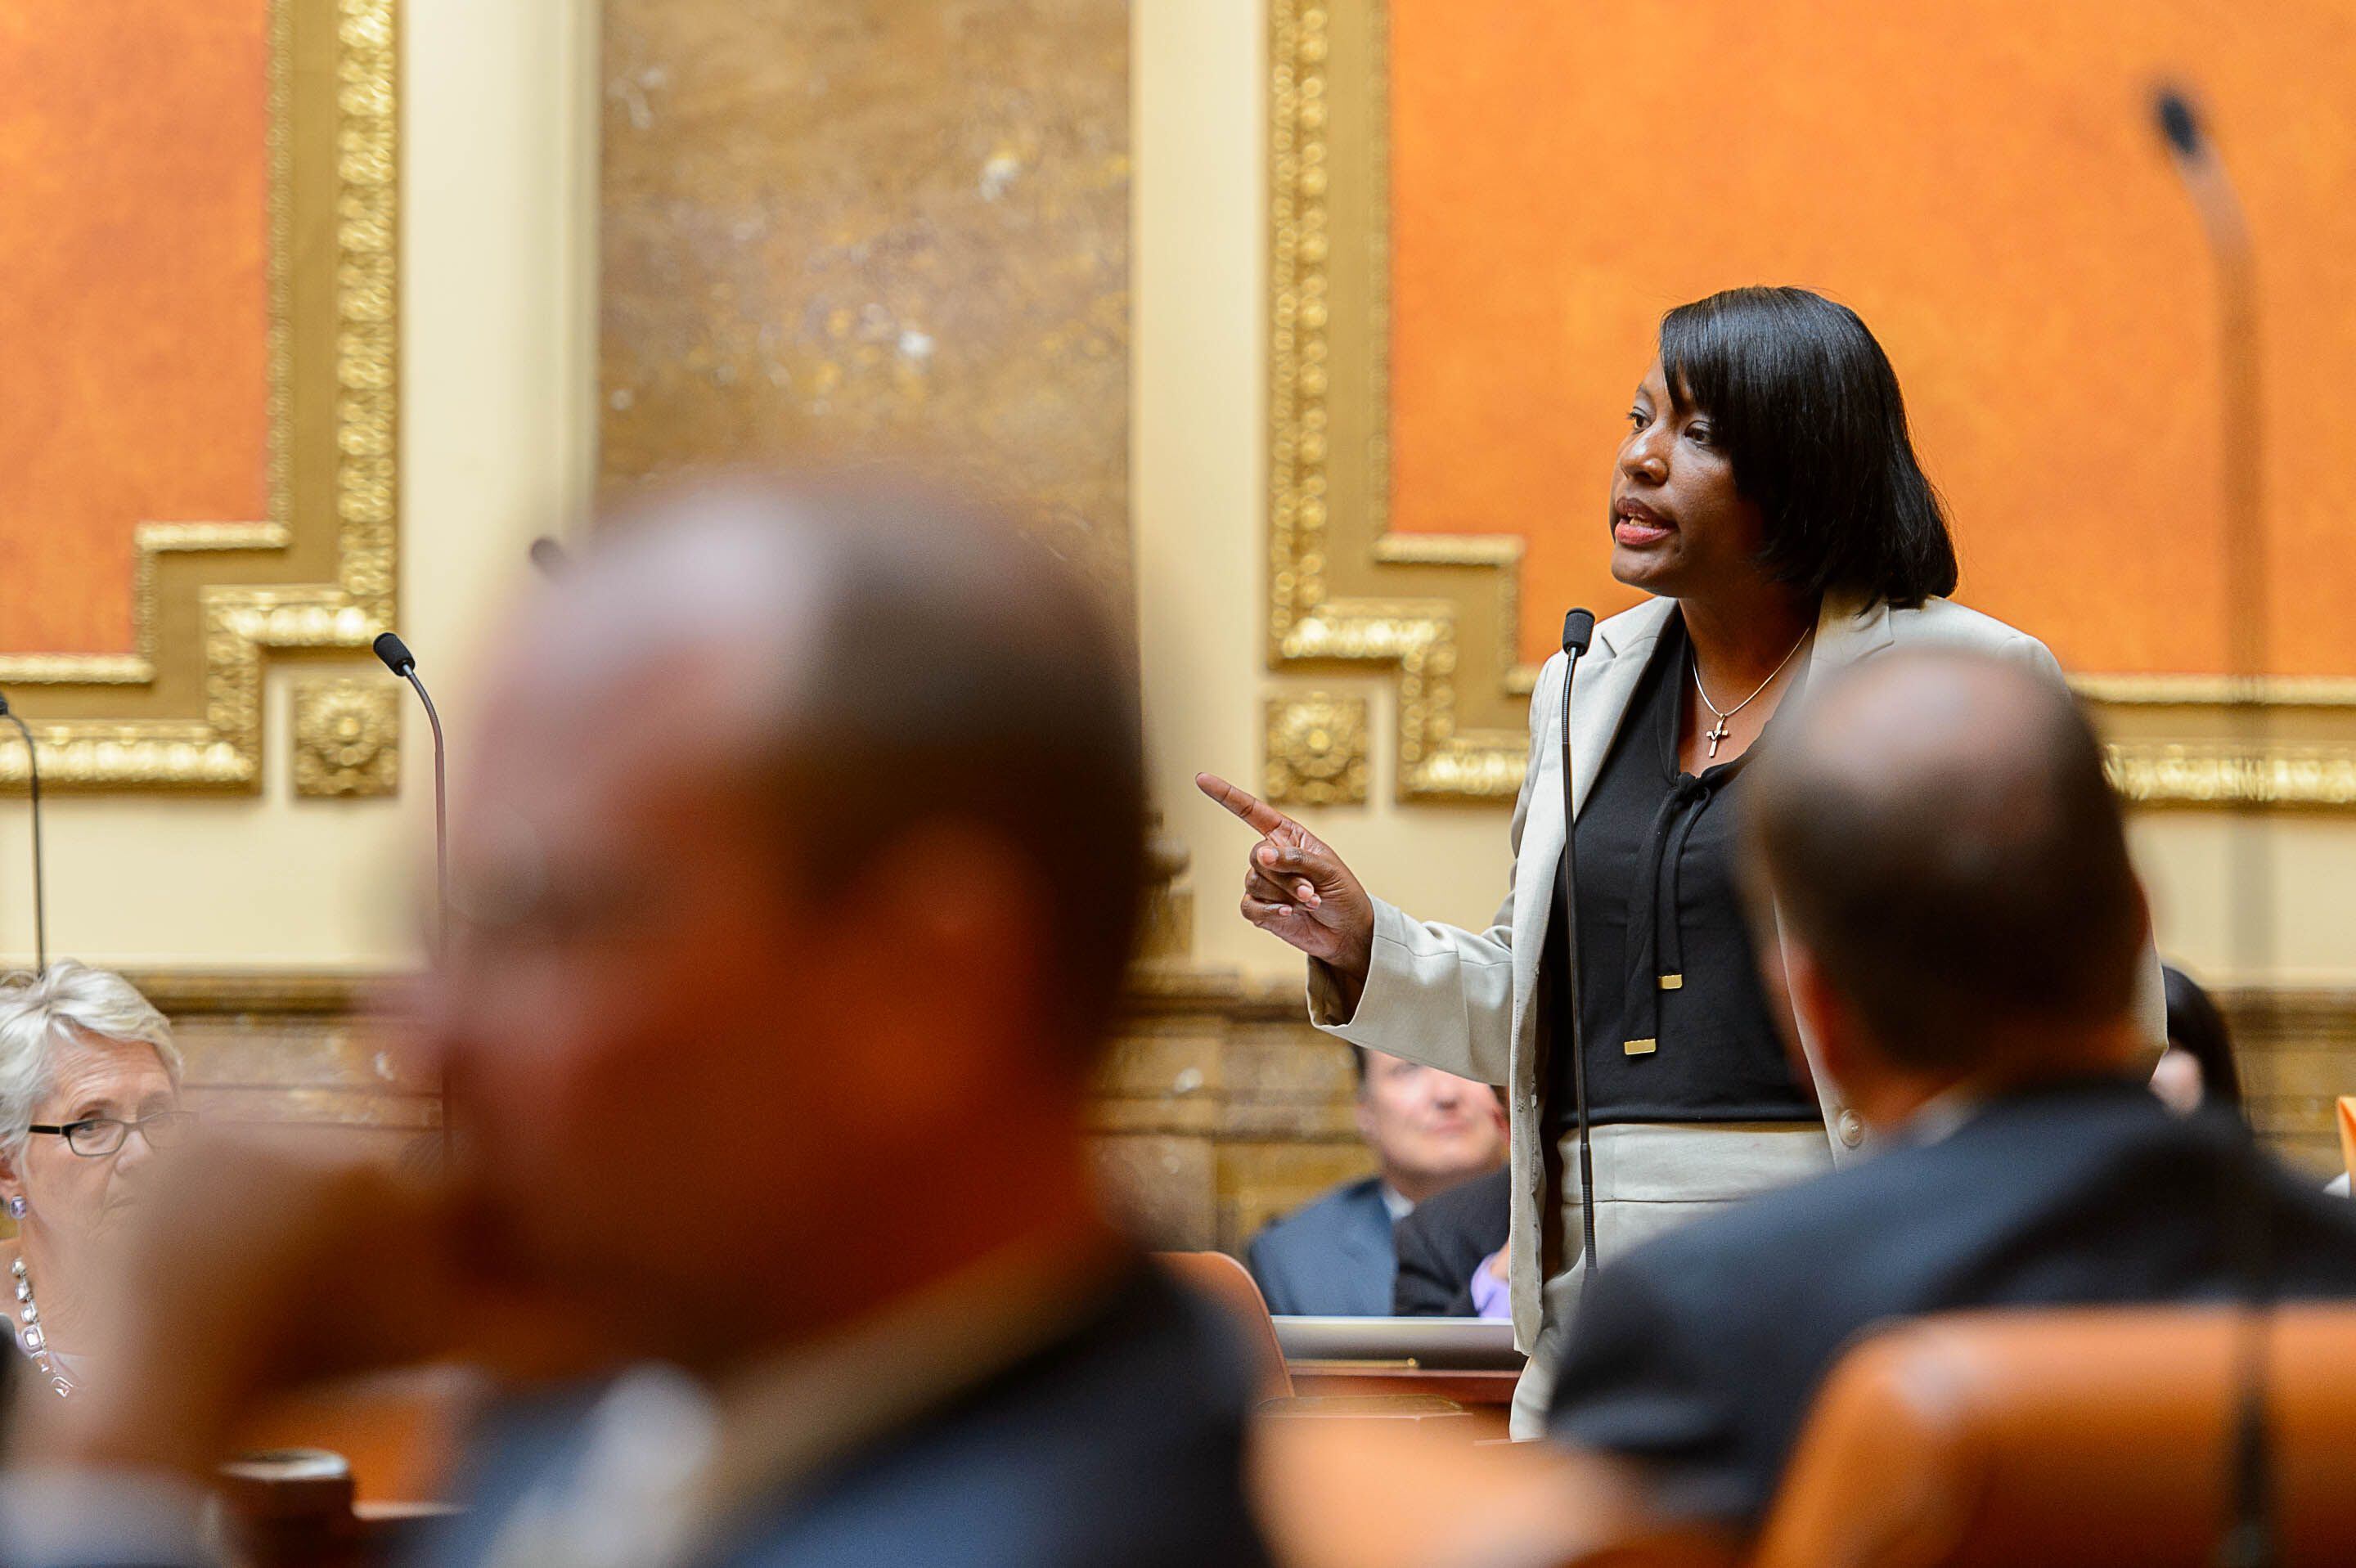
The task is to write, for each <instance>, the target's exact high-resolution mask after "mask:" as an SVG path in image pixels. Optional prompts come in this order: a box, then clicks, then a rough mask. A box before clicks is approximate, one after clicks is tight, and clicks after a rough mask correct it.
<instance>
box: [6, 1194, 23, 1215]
mask: <svg viewBox="0 0 2356 1568" xmlns="http://www.w3.org/2000/svg"><path fill="white" fill-rule="evenodd" d="M24 1217H25V1195H24V1194H23V1193H21V1192H19V1193H17V1194H16V1196H15V1197H14V1198H11V1199H9V1200H8V1218H10V1219H11V1220H21V1219H23V1218H24Z"/></svg>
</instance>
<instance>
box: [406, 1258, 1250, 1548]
mask: <svg viewBox="0 0 2356 1568" xmlns="http://www.w3.org/2000/svg"><path fill="white" fill-rule="evenodd" d="M601 1392H603V1389H602V1387H601V1388H595V1389H589V1390H576V1391H573V1392H569V1393H567V1394H565V1395H562V1396H559V1397H554V1398H549V1399H542V1400H538V1401H534V1402H532V1403H529V1404H519V1405H516V1406H512V1407H509V1409H507V1410H506V1411H505V1412H503V1413H502V1414H501V1416H500V1417H499V1418H498V1419H497V1420H495V1421H494V1422H493V1423H491V1424H489V1426H488V1428H487V1430H486V1432H485V1433H484V1434H483V1435H482V1439H481V1441H480V1442H479V1443H478V1444H477V1446H476V1449H475V1452H474V1454H473V1456H472V1458H471V1461H470V1463H469V1464H468V1465H467V1467H466V1469H465V1471H463V1472H462V1473H465V1474H468V1475H470V1476H472V1477H475V1480H476V1487H475V1497H474V1499H473V1504H472V1506H473V1512H472V1513H471V1514H470V1515H468V1516H466V1517H464V1518H461V1519H459V1520H455V1521H454V1523H453V1524H452V1526H451V1527H450V1528H449V1529H447V1530H445V1531H443V1532H442V1533H441V1534H439V1535H438V1536H434V1537H430V1538H429V1539H428V1541H426V1543H425V1550H424V1551H423V1553H422V1557H421V1559H420V1568H459V1565H466V1564H473V1563H479V1562H480V1561H481V1560H482V1557H483V1554H484V1552H486V1551H487V1548H488V1546H489V1543H490V1541H491V1539H492V1538H493V1536H494V1535H495V1534H496V1532H497V1531H498V1526H499V1524H500V1522H501V1521H502V1520H504V1519H505V1517H506V1516H507V1514H508V1512H509V1509H512V1508H513V1507H514V1505H515V1504H516V1502H517V1501H518V1500H519V1499H520V1498H521V1497H522V1496H523V1495H524V1494H525V1493H526V1492H527V1491H528V1490H529V1489H530V1488H531V1487H532V1486H533V1485H534V1484H536V1483H538V1482H540V1481H541V1479H542V1478H543V1477H548V1476H549V1475H551V1474H552V1471H554V1470H555V1468H556V1467H560V1466H563V1465H565V1464H567V1463H571V1462H577V1461H578V1459H579V1458H580V1454H579V1451H578V1449H577V1447H576V1446H575V1445H576V1443H577V1440H578V1434H579V1431H580V1428H581V1426H582V1424H583V1417H584V1413H586V1411H587V1410H588V1409H589V1408H590V1407H591V1406H592V1405H594V1402H595V1400H596V1398H597V1396H598V1394H600V1393H601ZM1252 1399H1253V1389H1252V1372H1251V1369H1250V1366H1249V1364H1248V1360H1247V1358H1246V1356H1245V1355H1244V1353H1243V1350H1242V1349H1241V1347H1240V1344H1239V1342H1238V1339H1237V1335H1236V1334H1235V1332H1234V1330H1233V1329H1232V1328H1231V1327H1230V1325H1229V1324H1228V1322H1227V1321H1226V1318H1225V1317H1222V1316H1221V1315H1220V1313H1219V1311H1218V1309H1217V1308H1216V1307H1213V1306H1211V1305H1209V1304H1207V1303H1204V1302H1200V1301H1198V1300H1196V1299H1195V1298H1194V1297H1193V1296H1190V1295H1188V1294H1186V1293H1185V1292H1184V1291H1183V1290H1182V1289H1181V1288H1180V1287H1179V1286H1178V1285H1175V1284H1174V1283H1173V1282H1171V1281H1170V1280H1169V1279H1167V1278H1166V1277H1165V1276H1163V1275H1162V1274H1161V1273H1160V1272H1159V1271H1158V1270H1153V1269H1151V1268H1149V1267H1147V1266H1146V1265H1144V1264H1140V1265H1138V1266H1137V1268H1136V1269H1135V1270H1134V1272H1133V1273H1132V1274H1131V1275H1130V1276H1129V1277H1128V1278H1127V1279H1126V1280H1125V1281H1124V1282H1123V1283H1122V1285H1120V1287H1119V1289H1118V1290H1117V1291H1115V1292H1114V1293H1113V1294H1112V1295H1111V1296H1110V1297H1109V1298H1108V1300H1107V1301H1106V1302H1105V1304H1104V1306H1103V1307H1102V1309H1101V1310H1100V1311H1098V1312H1097V1313H1096V1314H1094V1315H1093V1316H1092V1317H1089V1319H1088V1320H1087V1322H1086V1323H1085V1324H1083V1325H1082V1326H1081V1327H1080V1328H1077V1329H1076V1331H1074V1332H1073V1333H1071V1334H1069V1335H1067V1336H1066V1337H1065V1338H1064V1339H1060V1340H1058V1341H1056V1342H1055V1343H1054V1344H1052V1345H1050V1346H1049V1347H1048V1348H1046V1349H1044V1350H1042V1351H1040V1352H1038V1353H1037V1354H1035V1355H1033V1356H1031V1357H1030V1358H1028V1359H1026V1360H1023V1361H1021V1362H1019V1363H1018V1364H1016V1365H1015V1366H1014V1367H1012V1369H1010V1370H1009V1371H1005V1372H1003V1373H1001V1374H1000V1375H998V1376H997V1377H994V1378H992V1379H990V1380H988V1381H986V1382H984V1383H983V1384H982V1385H981V1386H980V1387H979V1388H976V1389H974V1390H971V1391H969V1392H967V1393H966V1394H964V1395H962V1396H961V1397H959V1398H958V1399H957V1400H956V1401H955V1402H954V1403H952V1404H950V1405H949V1406H948V1408H945V1409H941V1410H937V1411H936V1412H934V1413H932V1414H930V1415H929V1416H927V1417H926V1418H924V1419H923V1420H921V1421H920V1422H918V1423H916V1424H913V1425H911V1426H910V1427H908V1428H906V1429H905V1430H902V1431H899V1432H897V1433H894V1434H893V1435H889V1436H886V1437H884V1438H882V1439H879V1440H877V1441H876V1442H874V1443H873V1444H871V1445H868V1446H867V1447H866V1448H864V1449H863V1450H861V1451H859V1452H856V1453H853V1454H851V1455H848V1456H843V1457H842V1458H841V1459H840V1460H839V1461H838V1462H837V1463H835V1464H834V1465H833V1466H832V1467H830V1468H828V1469H826V1470H824V1471H823V1472H821V1473H820V1474H819V1475H816V1476H811V1477H800V1478H798V1479H797V1480H796V1481H795V1482H794V1484H793V1485H792V1486H791V1487H789V1488H787V1490H786V1491H784V1492H782V1493H781V1494H780V1495H779V1496H778V1497H777V1498H776V1500H775V1502H774V1503H773V1504H771V1505H769V1506H765V1507H756V1508H755V1509H752V1510H751V1511H750V1512H749V1514H748V1515H747V1516H746V1517H744V1519H743V1520H741V1521H740V1523H739V1524H738V1526H737V1528H735V1529H734V1531H731V1532H730V1533H729V1534H728V1536H727V1538H726V1543H725V1544H724V1545H723V1546H722V1547H721V1548H720V1549H719V1550H718V1551H717V1552H714V1553H712V1555H709V1556H707V1557H705V1558H703V1559H702V1560H701V1563H702V1564H703V1568H785V1565H786V1564H788V1563H790V1564H793V1565H794V1568H899V1565H901V1564H909V1565H911V1568H915V1565H918V1564H924V1565H931V1564H942V1565H946V1568H1130V1565H1131V1564H1137V1565H1141V1568H1207V1565H1212V1564H1217V1565H1221V1568H1224V1565H1226V1564H1229V1563H1234V1564H1241V1565H1246V1568H1250V1565H1257V1564H1260V1563H1265V1562H1266V1553H1265V1551H1264V1549H1263V1547H1262V1545H1261V1542H1260V1539H1259V1535H1258V1530H1257V1528H1256V1526H1255V1525H1254V1524H1253V1522H1252V1520H1251V1518H1250V1515H1249V1512H1248V1509H1247V1506H1246V1502H1245V1499H1244V1494H1243V1483H1242V1464H1243V1440H1244V1419H1245V1413H1246V1412H1247V1411H1248V1409H1249V1407H1250V1403H1251V1401H1252Z"/></svg>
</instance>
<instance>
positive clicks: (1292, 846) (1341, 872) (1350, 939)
mask: <svg viewBox="0 0 2356 1568" xmlns="http://www.w3.org/2000/svg"><path fill="white" fill-rule="evenodd" d="M1194 785H1195V787H1196V788H1198V789H1200V790H1201V791H1202V792H1203V793H1204V794H1205V795H1209V796H1210V797H1211V798H1212V799H1213V800H1215V801H1217V802H1218V803H1219V804H1220V805H1224V806H1226V808H1227V809H1228V810H1229V811H1232V812H1234V813H1235V814H1236V816H1237V817H1239V818H1241V819H1242V821H1243V824H1244V826H1245V827H1248V828H1250V829H1251V830H1252V831H1253V832H1255V833H1257V834H1258V835H1259V842H1258V843H1257V844H1255V845H1253V846H1252V848H1251V856H1250V859H1248V860H1247V861H1246V862H1245V868H1244V901H1243V912H1244V918H1245V919H1246V920H1248V921H1249V922H1251V923H1253V924H1254V925H1256V926H1258V927H1259V928H1260V929H1261V930H1262V931H1267V932H1273V933H1275V934H1276V935H1278V936H1280V937H1282V938H1283V939H1284V940H1285V941H1287V942H1289V943H1290V944H1292V945H1293V946H1295V947H1298V948H1299V949H1301V952H1303V953H1306V954H1308V955H1309V956H1311V957H1312V958H1318V959H1323V961H1324V962H1325V963H1326V964H1327V965H1329V966H1331V967H1332V968H1333V970H1334V972H1335V973H1336V974H1337V975H1339V976H1342V978H1343V979H1344V981H1345V982H1346V984H1345V986H1344V989H1345V990H1346V991H1347V992H1348V993H1349V995H1350V997H1351V998H1352V999H1353V1001H1354V1002H1355V997H1356V995H1357V992H1358V990H1359V988H1360V987H1363V986H1365V981H1366V968H1367V965H1368V964H1369V963H1370V962H1371V961H1372V957H1373V954H1374V946H1375V906H1374V901H1372V900H1371V899H1369V898H1367V896H1366V890H1365V887H1364V886H1362V885H1361V884H1360V883H1359V881H1358V879H1357V878H1356V877H1355V876H1353V875H1352V874H1351V872H1350V868H1349V867H1347V866H1345V865H1344V864H1342V858H1341V857H1340V856H1339V855H1336V854H1335V853H1333V850H1331V849H1329V848H1326V847H1325V845H1324V843H1323V841H1322V840H1320V839H1319V838H1318V837H1317V836H1316V835H1315V834H1313V833H1312V832H1310V831H1309V829H1307V828H1306V827H1301V824H1299V823H1298V822H1295V821H1293V820H1292V818H1290V817H1289V816H1285V815H1284V813H1282V812H1280V811H1279V810H1277V809H1276V808H1275V807H1274V806H1272V805H1269V804H1268V803H1267V802H1266V801H1263V800H1260V799H1258V797H1257V796H1254V795H1249V794H1248V793H1246V792H1245V791H1243V790H1239V789H1237V787H1236V786H1235V785H1233V784H1229V783H1228V782H1227V781H1226V780H1225V779H1223V778H1221V777H1219V776H1218V775H1217V774H1216V773H1196V774H1195V775H1194Z"/></svg>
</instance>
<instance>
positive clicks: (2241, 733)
mask: <svg viewBox="0 0 2356 1568" xmlns="http://www.w3.org/2000/svg"><path fill="white" fill-rule="evenodd" d="M2152 109H2153V112H2154V114H2155V116H2156V117H2157V119H2158V128H2159V133H2160V135H2161V137H2162V138H2163V139H2164V140H2165V141H2166V142H2167V144H2168V150H2169V155H2170V156H2171V157H2173V158H2174V160H2175V163H2176V170H2177V173H2178V174H2179V176H2182V177H2183V180H2184V186H2185V189H2186V192H2187V193H2188V194H2189V195H2190V197H2192V204H2193V206H2194V207H2195V208H2197V209H2198V210H2199V212H2200V214H2201V229H2202V231H2203V232H2204V233H2205V235H2206V236H2207V238H2208V240H2209V248H2210V252H2211V256H2212V257H2213V259H2214V261H2215V265H2216V272H2217V305H2218V317H2219V321H2218V325H2219V333H2218V343H2219V348H2220V351H2221V363H2220V366H2219V368H2220V370H2221V371H2222V388H2221V391H2222V415H2223V419H2222V425H2221V434H2222V438H2223V441H2224V452H2223V454H2222V466H2223V472H2224V480H2225V497H2224V499H2225V519H2224V520H2225V524H2226V527H2225V531H2224V539H2225V547H2224V558H2223V560H2222V571H2220V572H2219V581H2220V582H2221V583H2222V587H2223V590H2224V598H2225V624H2226V653H2227V663H2228V665H2229V666H2230V667H2231V674H2232V676H2233V680H2232V683H2231V696H2230V697H2229V699H2228V700H2227V703H2226V707H2227V709H2228V711H2229V713H2230V714H2231V715H2232V716H2233V720H2234V723H2233V730H2234V732H2235V740H2236V742H2237V746H2238V749H2240V750H2242V751H2244V752H2245V753H2256V752H2259V750H2260V748H2261V747H2262V746H2263V743H2264V740H2265V731H2264V718H2263V713H2262V709H2261V707H2260V704H2259V701H2258V696H2259V691H2258V686H2259V682H2260V681H2261V680H2262V679H2263V678H2264V677H2265V674H2266V671H2267V668H2268V667H2269V663H2270V658H2269V653H2270V649H2269V641H2270V639H2269V629H2270V619H2269V614H2268V609H2269V606H2268V604H2267V602H2266V595H2267V592H2268V590H2269V588H2270V586H2271V583H2270V572H2269V562H2270V552H2269V550H2268V548H2267V547H2268V544H2269V542H2270V540H2269V536H2268V530H2267V526H2266V519H2267V514H2266V509H2265V505H2264V500H2263V497H2262V496H2261V494H2260V487H2261V485H2262V483H2263V481H2264V479H2265V455H2264V450H2263V448H2262V446H2261V444H2260V443H2261V441H2262V438H2263V435H2264V429H2265V427H2264V421H2263V418H2262V411H2261V389H2260V386H2259V369H2258V342H2257V315H2258V305H2257V278H2256V271H2255V267H2254V259H2253V256H2252V252H2251V246H2250V229H2249V224H2248V222H2247V220H2246V219H2244V215H2243V211H2242V202H2241V197H2239V196H2238V195H2237V194H2235V192H2234V189H2233V179H2232V178H2231V176H2228V175H2227V174H2226V172H2225V165H2224V164H2223V162H2222V160H2220V159H2219V157H2218V156H2217V152H2216V149H2215V147H2214V146H2213V145H2212V144H2211V143H2210V141H2209V139H2208V138H2207V137H2206V136H2205V135H2203V134H2202V133H2201V122H2200V119H2199V117H2198V116H2197V115H2196V114H2195V113H2194V112H2193V108H2192V104H2191V102H2190V101H2189V100H2188V99H2187V98H2186V97H2185V96H2184V95H2183V94H2182V93H2181V92H2179V91H2174V90H2173V89H2169V88H2163V89H2161V90H2160V91H2158V93H2157V94H2156V95H2155V96H2154V99H2153V102H2152ZM2233 809H2234V813H2235V816H2236V818H2237V820H2236V821H2235V822H2234V824H2233V827H2234V832H2233V836H2232V838H2231V840H2230V842H2229V844H2228V846H2227V855H2228V861H2229V865H2230V868H2231V877H2232V881H2231V895H2230V896H2231V899H2232V903H2233V912H2234V920H2233V928H2234V930H2235V932H2236V933H2237V936H2238V939H2239V940H2238V941H2237V944H2236V945H2237V947H2238V948H2239V949H2240V951H2239V953H2238V954H2237V957H2238V959H2239V961H2240V967H2241V968H2242V970H2243V972H2244V974H2256V973H2259V972H2260V970H2261V968H2262V967H2263V966H2264V965H2265V961H2266V959H2268V958H2269V957H2270V956H2271V954H2272V949H2273V937H2274V882H2273V862H2272V858H2271V857H2270V856H2269V855H2268V854H2267V853H2266V845H2265V840H2264V837H2263V833H2262V827H2263V824H2262V820H2261V819H2262V817H2263V816H2264V814H2265V809H2266V808H2265V802H2264V801H2263V800H2262V799H2259V798H2257V797H2256V796H2255V795H2245V796H2244V797H2243V798H2241V799H2238V800H2236V801H2235V802H2234V803H2233ZM2233 1153H2234V1156H2235V1157H2234V1158H2233V1166H2232V1168H2231V1170H2230V1173H2229V1177H2228V1180H2227V1184H2226V1190H2225V1191H2223V1192H2222V1193H2221V1194H2220V1198H2221V1200H2222V1205H2221V1206H2222V1209H2223V1215H2222V1220H2223V1222H2224V1224H2225V1225H2226V1226H2227V1228H2228V1235H2229V1244H2230V1245H2231V1246H2232V1247H2233V1250H2234V1253H2235V1265H2236V1268H2237V1270H2238V1271H2239V1273H2240V1274H2241V1276H2242V1288H2243V1310H2242V1315H2241V1319H2240V1322H2241V1338H2240V1344H2239V1346H2238V1348H2237V1354H2236V1357H2235V1364H2234V1374H2233V1375H2234V1384H2235V1386H2234V1411H2233V1448H2232V1451H2231V1464H2232V1467H2233V1469H2232V1475H2231V1477H2230V1479H2231V1482H2232V1485H2231V1487H2230V1488H2229V1490H2228V1494H2227V1495H2228V1497H2229V1498H2230V1499H2231V1502H2230V1508H2231V1511H2230V1513H2229V1515H2228V1518H2227V1520H2226V1524H2225V1534H2224V1537H2223V1539H2222V1541H2219V1542H2218V1547H2217V1556H2216V1561H2217V1562H2218V1563H2219V1564H2220V1565H2221V1568H2271V1565H2272V1564H2274V1563H2278V1562H2280V1561H2281V1557H2282V1552H2281V1542H2280V1541H2279V1539H2278V1538H2277V1535H2276V1528H2275V1518H2274V1515H2275V1498H2274V1492H2275V1476H2274V1470H2275V1466H2274V1454H2273V1439H2272V1435H2270V1434H2269V1433H2268V1431H2267V1429H2266V1409H2267V1404H2268V1389H2267V1376H2268V1370H2267V1365H2266V1359H2267V1354H2268V1346H2269V1341H2270V1339H2271V1334H2270V1332H2269V1330H2270V1328H2271V1315H2272V1312H2273V1307H2274V1298H2275V1282H2274V1262H2275V1260H2274V1250H2273V1235H2272V1229H2273V1227H2272V1223H2271V1220H2272V1216H2271V1214H2270V1212H2269V1211H2268V1208H2267V1204H2266V1179H2265V1170H2264V1165H2263V1160H2262V1157H2260V1156H2259V1155H2258V1153H2257V1151H2256V1149H2255V1147H2254V1145H2253V1146H2251V1147H2246V1148H2237V1149H2236V1150H2234V1151H2233Z"/></svg>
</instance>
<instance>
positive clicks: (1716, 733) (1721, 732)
mask: <svg viewBox="0 0 2356 1568" xmlns="http://www.w3.org/2000/svg"><path fill="white" fill-rule="evenodd" d="M1731 733H1732V731H1730V730H1728V729H1727V727H1726V720H1723V719H1721V720H1719V721H1718V722H1717V724H1716V725H1714V726H1712V727H1711V728H1710V729H1708V730H1706V731H1703V732H1702V737H1701V738H1702V739H1703V740H1705V741H1708V742H1709V754H1710V755H1711V756H1713V757H1715V756H1716V755H1718V743H1719V741H1723V740H1725V739H1726V738H1727V736H1728V735H1730V734H1731Z"/></svg>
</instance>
